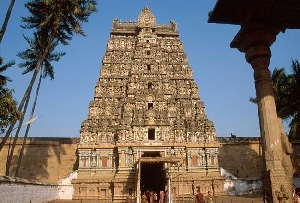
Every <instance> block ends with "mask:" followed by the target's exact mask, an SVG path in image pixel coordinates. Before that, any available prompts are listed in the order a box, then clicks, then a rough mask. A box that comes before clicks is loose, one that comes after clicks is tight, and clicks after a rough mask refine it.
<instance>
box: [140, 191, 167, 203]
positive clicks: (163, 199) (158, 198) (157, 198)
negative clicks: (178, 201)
mask: <svg viewBox="0 0 300 203" xmlns="http://www.w3.org/2000/svg"><path fill="white" fill-rule="evenodd" d="M168 202H169V198H168V191H167V190H166V191H164V190H161V191H159V194H157V192H154V191H152V190H150V191H149V190H146V192H143V195H142V203H168Z"/></svg>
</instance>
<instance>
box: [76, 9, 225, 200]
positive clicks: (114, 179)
mask: <svg viewBox="0 0 300 203" xmlns="http://www.w3.org/2000/svg"><path fill="white" fill-rule="evenodd" d="M218 147H219V144H218V142H217V141H216V132H215V128H214V124H213V122H212V121H210V120H209V119H208V118H207V116H206V114H205V106H204V103H203V102H202V101H200V96H199V93H198V86H197V84H196V83H195V81H194V78H193V75H192V69H191V67H190V66H189V64H188V60H187V56H186V54H185V52H184V50H183V44H182V42H181V40H180V39H179V31H178V28H177V25H176V22H175V21H171V22H170V24H169V25H159V24H156V19H155V16H154V15H153V14H152V13H151V11H150V9H149V8H148V7H145V8H144V9H143V10H142V12H141V13H140V15H139V17H138V22H136V23H135V22H133V21H121V20H118V19H113V26H112V29H111V32H110V38H109V40H108V43H107V50H106V53H105V54H104V57H103V60H102V67H101V71H100V76H99V81H98V82H97V83H96V85H95V94H94V100H92V101H91V102H90V105H89V113H88V118H87V119H86V120H85V121H83V122H82V126H81V130H80V143H79V145H78V153H79V169H78V179H77V180H76V181H74V185H75V193H74V196H73V198H74V199H93V198H97V199H106V200H111V199H113V200H114V201H116V202H118V201H119V202H122V201H124V200H125V199H127V198H132V199H136V201H138V199H139V197H140V195H141V192H142V190H146V189H151V188H143V186H144V184H145V185H146V186H145V187H155V188H152V189H153V190H156V191H159V190H165V189H167V187H168V186H167V180H166V179H167V176H172V180H171V185H172V194H173V199H176V198H179V197H180V196H184V195H185V194H190V193H191V191H194V190H196V188H197V187H200V188H201V190H203V191H207V190H211V191H212V190H214V191H215V192H216V193H219V192H221V191H222V186H221V183H222V177H220V175H219V174H220V173H219V167H218V153H219V151H218ZM142 157H151V160H149V159H141V158H142ZM146 162H147V163H148V162H153V163H156V164H158V165H159V164H161V167H162V168H161V169H159V171H160V170H163V173H162V175H161V176H160V178H161V180H160V181H162V182H163V183H160V185H151V186H150V184H148V182H149V181H146V180H145V179H147V178H146V177H144V176H143V175H141V174H143V171H144V169H143V166H146V165H145V164H146ZM153 165H155V164H153ZM141 167H142V169H140V168H141ZM147 167H148V166H147ZM149 167H152V166H149ZM156 170H158V169H156ZM152 173H153V174H151V175H150V174H148V175H150V176H152V175H153V178H158V176H155V174H156V173H158V172H157V171H153V172H152ZM100 177H105V178H102V179H101V181H97V180H98V179H99V178H100ZM145 181H146V182H145ZM212 182H214V183H212Z"/></svg>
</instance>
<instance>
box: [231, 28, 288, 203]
mask: <svg viewBox="0 0 300 203" xmlns="http://www.w3.org/2000/svg"><path fill="white" fill-rule="evenodd" d="M279 31H280V30H278V29H276V28H274V27H270V26H267V25H257V24H256V25H246V26H244V27H242V28H241V30H240V31H239V33H238V34H237V35H236V36H235V38H234V40H233V41H232V42H231V47H232V48H238V49H239V50H240V51H241V52H244V53H245V54H246V55H245V57H246V60H247V62H248V63H250V64H251V66H252V68H253V70H254V80H255V89H256V98H257V105H258V116H259V124H260V133H261V139H262V150H263V154H262V155H263V160H264V162H263V172H262V178H263V192H264V196H265V198H266V200H267V202H271V203H277V202H289V203H292V202H293V198H292V191H291V184H292V183H290V181H289V180H288V179H287V178H286V175H285V172H284V169H283V166H282V143H281V137H280V136H281V132H280V126H279V124H278V118H277V113H276V106H275V99H274V91H273V86H272V80H271V75H270V71H269V69H268V67H269V63H270V58H271V51H270V46H271V45H272V43H273V42H274V41H275V40H276V35H277V34H278V33H279Z"/></svg>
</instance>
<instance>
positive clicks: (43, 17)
mask: <svg viewBox="0 0 300 203" xmlns="http://www.w3.org/2000/svg"><path fill="white" fill-rule="evenodd" d="M96 5H97V3H96V1H94V0H60V1H57V0H32V1H30V2H28V3H26V4H25V7H26V8H27V9H28V10H29V12H30V13H31V16H29V17H22V21H23V22H24V23H25V24H24V25H23V28H26V29H36V30H37V31H36V33H38V34H39V36H40V37H39V39H43V40H42V41H39V43H40V52H39V55H38V58H37V59H36V61H35V66H34V67H32V66H30V69H28V70H29V71H28V72H32V71H33V75H32V78H31V81H30V83H29V85H28V87H27V89H26V91H25V93H24V96H23V99H22V100H21V102H20V104H19V107H18V109H19V110H20V111H21V110H22V112H23V117H24V115H25V113H26V107H24V104H25V102H26V101H27V99H28V98H29V97H30V94H31V90H32V87H33V84H34V82H35V80H36V77H37V74H38V72H39V70H40V69H41V67H42V65H43V63H44V61H45V60H46V59H47V58H48V57H49V54H50V53H51V48H52V47H53V45H54V44H58V43H61V44H63V45H68V41H70V40H71V39H72V36H73V34H74V33H77V34H80V35H83V36H85V33H84V32H83V30H82V28H81V23H83V22H88V17H89V16H90V15H91V14H92V13H93V12H96ZM25 63H26V62H25ZM23 107H24V109H23ZM15 124H16V122H15V123H13V125H11V126H10V127H9V129H8V130H7V132H6V135H5V137H4V138H3V140H2V142H1V143H0V151H1V150H2V148H3V146H4V144H5V142H6V140H7V139H8V137H9V135H10V133H11V131H12V129H13V128H14V125H15ZM20 127H21V125H20V124H19V125H18V128H20ZM17 132H18V131H17Z"/></svg>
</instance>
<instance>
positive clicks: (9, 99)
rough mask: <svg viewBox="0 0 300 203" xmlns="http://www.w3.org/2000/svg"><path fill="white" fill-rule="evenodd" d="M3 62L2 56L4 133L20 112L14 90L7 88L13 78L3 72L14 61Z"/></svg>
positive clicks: (0, 97)
mask: <svg viewBox="0 0 300 203" xmlns="http://www.w3.org/2000/svg"><path fill="white" fill-rule="evenodd" d="M2 64H3V59H2V57H1V56H0V133H3V132H4V131H5V128H7V127H8V126H10V125H11V123H13V122H14V121H16V120H18V118H19V117H20V112H19V111H17V107H16V106H17V102H16V101H15V100H14V98H13V90H10V89H8V88H6V84H7V82H11V79H10V78H8V77H7V76H4V75H2V74H1V73H2V72H4V71H6V70H7V68H9V67H11V66H12V65H14V62H13V61H11V62H8V63H7V64H4V65H2Z"/></svg>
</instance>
